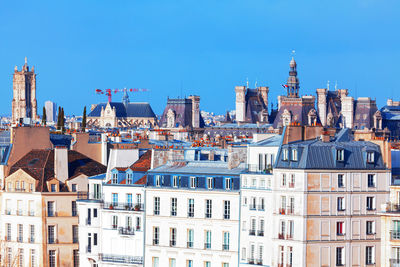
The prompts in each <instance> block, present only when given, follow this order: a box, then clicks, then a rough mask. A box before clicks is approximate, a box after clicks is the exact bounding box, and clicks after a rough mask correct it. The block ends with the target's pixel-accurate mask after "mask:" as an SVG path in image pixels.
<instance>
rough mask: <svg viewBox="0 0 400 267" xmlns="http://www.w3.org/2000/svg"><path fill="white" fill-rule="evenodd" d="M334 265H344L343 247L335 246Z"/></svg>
mask: <svg viewBox="0 0 400 267" xmlns="http://www.w3.org/2000/svg"><path fill="white" fill-rule="evenodd" d="M336 266H344V248H343V247H337V248H336Z"/></svg>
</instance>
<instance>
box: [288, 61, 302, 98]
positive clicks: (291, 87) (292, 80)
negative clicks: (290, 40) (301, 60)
mask: <svg viewBox="0 0 400 267" xmlns="http://www.w3.org/2000/svg"><path fill="white" fill-rule="evenodd" d="M289 66H290V71H289V78H288V80H287V96H288V97H299V88H300V83H299V78H297V63H296V61H295V60H294V58H293V57H292V60H291V61H290V64H289Z"/></svg>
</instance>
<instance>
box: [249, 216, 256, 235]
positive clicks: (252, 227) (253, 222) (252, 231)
mask: <svg viewBox="0 0 400 267" xmlns="http://www.w3.org/2000/svg"><path fill="white" fill-rule="evenodd" d="M250 222H251V223H250V230H249V235H255V233H256V219H255V218H251V220H250Z"/></svg>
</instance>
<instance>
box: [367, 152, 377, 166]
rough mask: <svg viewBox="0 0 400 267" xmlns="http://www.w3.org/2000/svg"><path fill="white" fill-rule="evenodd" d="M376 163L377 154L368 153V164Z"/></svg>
mask: <svg viewBox="0 0 400 267" xmlns="http://www.w3.org/2000/svg"><path fill="white" fill-rule="evenodd" d="M374 162H375V153H374V152H367V163H374Z"/></svg>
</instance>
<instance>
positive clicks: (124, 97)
mask: <svg viewBox="0 0 400 267" xmlns="http://www.w3.org/2000/svg"><path fill="white" fill-rule="evenodd" d="M122 103H124V105H125V106H126V105H128V104H129V96H128V90H127V89H126V88H124V95H123V97H122Z"/></svg>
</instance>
